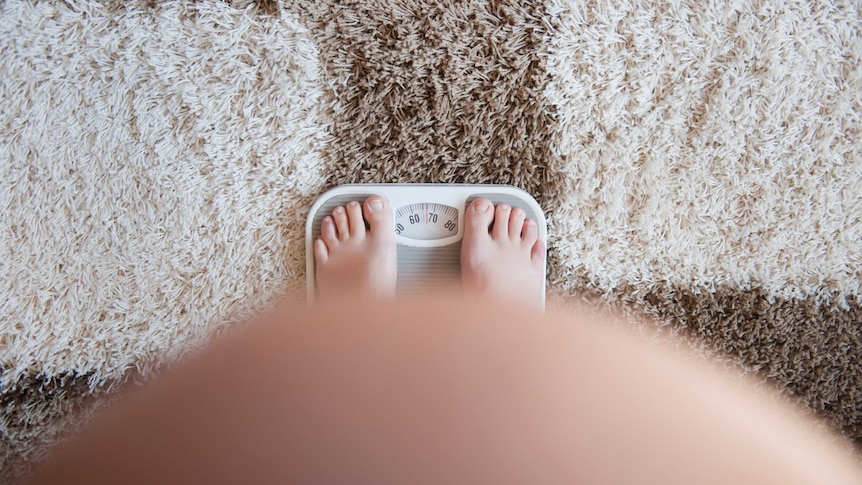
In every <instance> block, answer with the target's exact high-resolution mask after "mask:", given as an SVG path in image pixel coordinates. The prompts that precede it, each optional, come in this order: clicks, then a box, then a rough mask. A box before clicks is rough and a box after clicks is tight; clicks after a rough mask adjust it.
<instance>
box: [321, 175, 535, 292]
mask: <svg viewBox="0 0 862 485" xmlns="http://www.w3.org/2000/svg"><path fill="white" fill-rule="evenodd" d="M375 194H379V195H383V196H385V197H386V198H387V199H389V203H390V204H391V206H392V208H393V210H394V211H395V221H394V223H393V227H392V231H393V232H395V241H396V243H397V245H398V246H397V247H398V280H397V282H396V292H397V293H399V294H402V293H417V292H422V291H425V290H427V289H429V288H431V289H433V288H435V287H443V286H446V287H448V286H451V285H453V284H460V281H461V257H460V256H461V240H462V238H463V236H464V212H465V211H466V209H467V207H468V206H469V205H470V203H471V202H473V200H475V199H478V198H485V199H488V200H490V201H491V202H493V203H494V205H496V204H509V205H510V206H512V207H520V208H521V209H523V210H524V212H526V213H527V217H528V218H530V219H533V220H534V221H536V225H537V226H538V229H539V238H540V239H541V240H542V241H544V242H545V244H546V247H547V242H548V225H547V221H546V220H545V214H544V212H543V211H542V208H541V207H540V206H539V203H538V202H536V199H534V198H533V196H532V195H530V194H529V193H527V192H525V191H523V190H521V189H519V188H517V187H513V186H510V185H469V184H350V185H340V186H338V187H335V188H333V189H331V190H328V191H327V192H326V193H324V194H323V195H321V196H320V197H319V198H318V199H317V201H315V202H314V205H312V206H311V210H310V211H309V213H308V219H307V221H306V224H305V255H306V256H305V267H306V275H307V277H306V278H307V285H308V301H309V303H312V302H314V299H315V297H316V295H317V283H316V281H315V275H316V270H315V262H314V251H313V244H314V241H315V240H316V239H317V237H318V236H319V235H320V223H321V221H322V220H323V218H324V217H326V216H327V215H330V214H331V213H332V210H333V209H335V208H336V207H337V206H339V205H347V203H348V202H350V201H352V200H356V201H358V202H360V203H362V202H364V201H365V199H366V198H367V197H368V196H371V195H375ZM546 261H547V258H546ZM545 271H547V266H546V268H545ZM544 302H545V284H544V279H543V283H542V306H543V307H544Z"/></svg>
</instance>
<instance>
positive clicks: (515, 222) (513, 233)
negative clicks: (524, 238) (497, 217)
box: [509, 207, 527, 241]
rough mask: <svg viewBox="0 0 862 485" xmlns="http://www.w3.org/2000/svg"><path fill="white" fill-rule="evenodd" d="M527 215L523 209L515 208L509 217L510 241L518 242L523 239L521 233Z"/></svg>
mask: <svg viewBox="0 0 862 485" xmlns="http://www.w3.org/2000/svg"><path fill="white" fill-rule="evenodd" d="M526 218H527V214H526V213H525V212H524V210H523V209H519V208H517V207H516V208H514V209H512V214H511V215H510V216H509V239H511V240H513V241H518V240H520V239H521V231H522V230H523V229H524V219H526Z"/></svg>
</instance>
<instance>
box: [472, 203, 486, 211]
mask: <svg viewBox="0 0 862 485" xmlns="http://www.w3.org/2000/svg"><path fill="white" fill-rule="evenodd" d="M473 212H488V203H487V202H485V201H484V200H483V201H480V202H476V203H475V204H473Z"/></svg>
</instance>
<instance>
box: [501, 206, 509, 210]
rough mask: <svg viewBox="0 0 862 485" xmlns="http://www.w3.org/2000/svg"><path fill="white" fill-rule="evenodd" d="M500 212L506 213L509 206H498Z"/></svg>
mask: <svg viewBox="0 0 862 485" xmlns="http://www.w3.org/2000/svg"><path fill="white" fill-rule="evenodd" d="M500 210H501V211H507V210H509V206H508V205H506V204H500Z"/></svg>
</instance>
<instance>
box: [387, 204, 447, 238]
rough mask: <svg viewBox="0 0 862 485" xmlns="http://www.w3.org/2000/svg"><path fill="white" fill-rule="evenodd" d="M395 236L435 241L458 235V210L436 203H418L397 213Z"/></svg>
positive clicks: (399, 209)
mask: <svg viewBox="0 0 862 485" xmlns="http://www.w3.org/2000/svg"><path fill="white" fill-rule="evenodd" d="M395 234H397V235H399V236H401V237H405V238H408V239H416V240H419V241H433V240H437V239H446V238H450V237H452V236H455V235H457V234H458V209H456V208H454V207H451V206H448V205H443V204H437V203H434V202H418V203H415V204H410V205H405V206H402V207H399V208H398V209H397V210H396V211H395Z"/></svg>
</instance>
